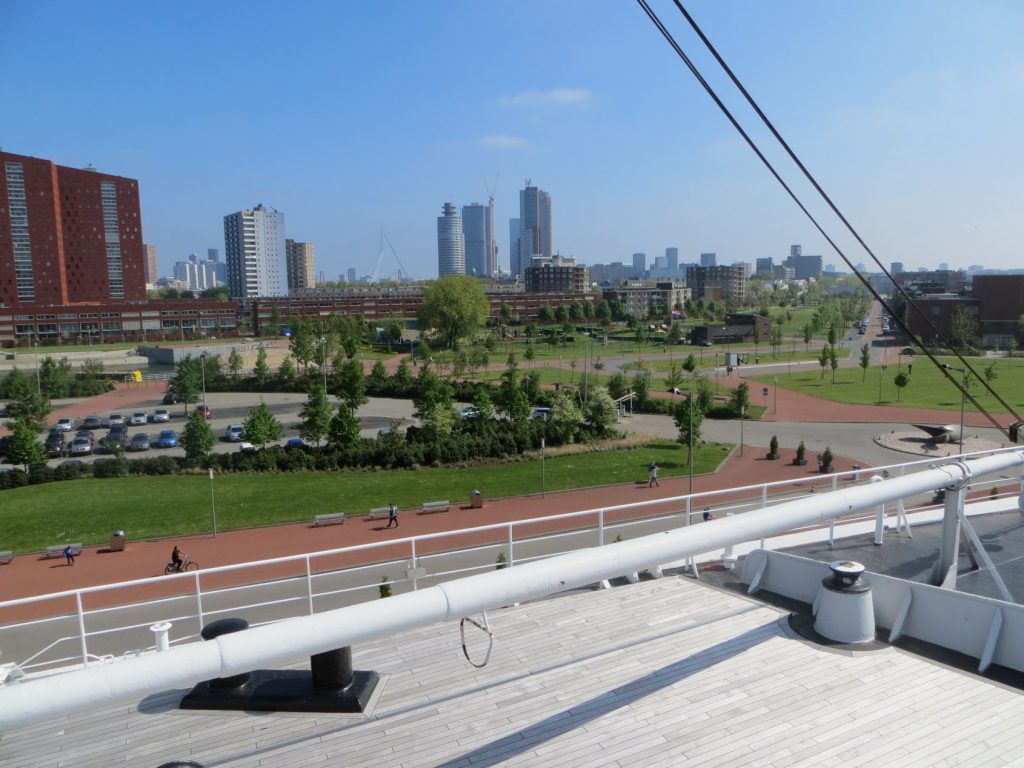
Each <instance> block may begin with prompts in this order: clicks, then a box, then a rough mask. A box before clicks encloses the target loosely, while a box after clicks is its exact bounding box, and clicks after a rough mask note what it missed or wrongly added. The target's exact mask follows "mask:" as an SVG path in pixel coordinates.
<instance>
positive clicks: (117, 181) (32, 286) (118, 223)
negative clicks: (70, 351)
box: [0, 152, 146, 307]
mask: <svg viewBox="0 0 1024 768" xmlns="http://www.w3.org/2000/svg"><path fill="white" fill-rule="evenodd" d="M145 298H146V262H145V254H144V250H143V247H142V214H141V211H140V206H139V183H138V182H137V181H136V180H135V179H127V178H124V177H123V176H111V175H109V174H106V173H99V172H98V171H96V170H95V169H94V168H92V167H89V168H87V169H84V170H83V169H79V168H66V167H64V166H62V165H56V164H54V163H52V162H50V161H49V160H41V159H39V158H36V157H28V156H25V155H15V154H11V153H9V152H0V303H2V304H6V305H8V306H15V307H16V306H18V305H20V304H33V303H40V304H44V303H45V304H54V305H59V304H68V303H74V302H82V301H105V300H108V299H130V300H141V299H145Z"/></svg>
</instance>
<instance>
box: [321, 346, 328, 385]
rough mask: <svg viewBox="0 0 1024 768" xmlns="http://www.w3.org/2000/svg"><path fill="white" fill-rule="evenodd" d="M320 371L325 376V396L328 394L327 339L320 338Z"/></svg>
mask: <svg viewBox="0 0 1024 768" xmlns="http://www.w3.org/2000/svg"><path fill="white" fill-rule="evenodd" d="M320 370H321V371H323V374H324V394H325V395H326V394H327V338H326V337H324V336H321V337H320Z"/></svg>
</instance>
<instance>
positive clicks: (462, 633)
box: [459, 612, 494, 669]
mask: <svg viewBox="0 0 1024 768" xmlns="http://www.w3.org/2000/svg"><path fill="white" fill-rule="evenodd" d="M481 616H483V620H484V623H483V624H481V623H480V622H479V621H477V620H476V619H471V618H469V617H468V616H466V617H464V618H462V619H460V620H459V638H460V640H461V641H462V655H463V656H465V657H466V661H468V662H469V663H470V664H472V665H473V666H474V667H476V668H477V669H483V668H484V667H486V666H487V662H488V661H490V660H491V651H492V650H494V633H493V632H491V624H490V622H489V621H488V620H487V613H486V612H484V613H482V614H481ZM467 621H468V622H469V623H470V624H472V625H473V626H474V627H476V628H477V629H479V630H480V631H482V632H484V633H486V634H487V654H486V655H485V656H484V660H483V661H482V662H481V663H480V664H477V663H476V662H475V661H473V660H472V659H471V658H469V649H468V648H466V622H467Z"/></svg>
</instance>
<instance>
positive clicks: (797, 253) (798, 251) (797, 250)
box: [789, 245, 804, 258]
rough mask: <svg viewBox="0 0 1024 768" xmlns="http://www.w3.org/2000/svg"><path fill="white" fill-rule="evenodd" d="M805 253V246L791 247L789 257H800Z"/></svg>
mask: <svg viewBox="0 0 1024 768" xmlns="http://www.w3.org/2000/svg"><path fill="white" fill-rule="evenodd" d="M803 252H804V249H803V246H801V245H791V246H789V256H790V258H794V257H796V256H800V255H802V254H803Z"/></svg>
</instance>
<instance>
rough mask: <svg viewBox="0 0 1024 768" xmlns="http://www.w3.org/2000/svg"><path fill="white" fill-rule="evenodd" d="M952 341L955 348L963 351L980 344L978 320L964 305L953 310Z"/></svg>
mask: <svg viewBox="0 0 1024 768" xmlns="http://www.w3.org/2000/svg"><path fill="white" fill-rule="evenodd" d="M950 341H951V342H952V344H953V347H954V348H956V349H960V350H963V351H971V350H973V349H974V348H975V347H976V346H977V345H978V321H977V319H976V318H974V317H972V316H971V315H970V314H968V312H967V310H966V309H964V308H963V306H958V307H957V308H956V309H955V310H954V311H953V320H952V325H951V327H950Z"/></svg>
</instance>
